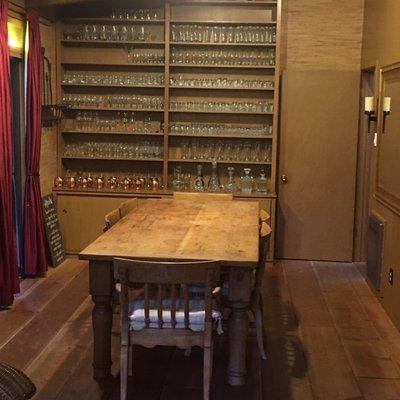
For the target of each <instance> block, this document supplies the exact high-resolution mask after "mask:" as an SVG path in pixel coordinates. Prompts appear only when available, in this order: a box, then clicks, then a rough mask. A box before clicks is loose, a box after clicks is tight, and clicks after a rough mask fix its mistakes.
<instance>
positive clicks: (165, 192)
mask: <svg viewBox="0 0 400 400" xmlns="http://www.w3.org/2000/svg"><path fill="white" fill-rule="evenodd" d="M53 192H54V193H57V194H71V193H72V194H73V193H76V194H82V193H87V194H93V195H96V194H100V195H103V194H106V195H116V196H120V195H123V194H125V195H132V194H135V195H147V196H151V195H164V196H172V195H173V193H174V190H173V189H160V190H154V191H153V190H133V189H130V190H124V189H109V188H104V189H96V188H77V187H76V188H73V189H69V188H66V187H63V188H53ZM205 193H207V192H205ZM221 193H222V192H221ZM233 197H239V198H242V197H245V198H276V194H275V193H272V192H267V193H260V192H253V193H251V194H242V193H240V192H235V193H233Z"/></svg>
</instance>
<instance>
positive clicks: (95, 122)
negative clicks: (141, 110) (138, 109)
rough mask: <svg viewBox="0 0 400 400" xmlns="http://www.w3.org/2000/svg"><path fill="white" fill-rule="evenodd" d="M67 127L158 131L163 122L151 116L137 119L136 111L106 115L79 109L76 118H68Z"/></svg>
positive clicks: (96, 129)
mask: <svg viewBox="0 0 400 400" xmlns="http://www.w3.org/2000/svg"><path fill="white" fill-rule="evenodd" d="M67 121H68V122H66V127H67V128H68V127H69V128H71V129H74V130H75V131H79V132H81V131H83V132H85V131H87V132H89V131H92V132H126V133H135V132H139V133H157V132H160V131H161V130H162V127H161V122H160V121H154V120H152V119H151V118H150V117H145V118H144V119H143V120H137V119H136V117H135V113H134V112H118V113H117V114H116V115H107V114H106V115H104V114H102V113H99V112H93V111H85V112H82V111H79V112H78V113H77V114H76V117H75V119H73V120H67Z"/></svg>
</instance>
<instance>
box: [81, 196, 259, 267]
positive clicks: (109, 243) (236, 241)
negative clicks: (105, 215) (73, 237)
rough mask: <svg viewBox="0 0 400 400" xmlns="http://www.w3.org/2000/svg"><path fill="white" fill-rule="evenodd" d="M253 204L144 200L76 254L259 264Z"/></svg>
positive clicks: (256, 214)
mask: <svg viewBox="0 0 400 400" xmlns="http://www.w3.org/2000/svg"><path fill="white" fill-rule="evenodd" d="M258 219H259V211H258V203H257V202H247V201H190V200H174V199H165V200H164V199H148V200H145V201H142V202H139V204H138V207H137V208H135V209H134V210H133V211H132V212H130V213H129V214H128V215H126V216H125V217H124V218H122V219H121V220H120V221H119V222H118V223H117V224H115V225H114V226H113V227H112V228H111V229H110V230H108V231H107V232H105V233H104V234H102V235H101V236H100V237H99V238H97V239H96V240H95V241H94V242H93V243H92V244H90V245H89V246H88V247H86V248H85V249H84V250H83V251H82V252H81V253H80V254H79V258H80V259H84V260H110V259H112V258H113V257H123V258H131V259H145V260H165V261H166V260H178V261H183V260H220V261H221V262H222V263H223V264H226V265H232V266H243V267H247V266H248V267H254V266H256V265H257V262H258V238H259V233H258Z"/></svg>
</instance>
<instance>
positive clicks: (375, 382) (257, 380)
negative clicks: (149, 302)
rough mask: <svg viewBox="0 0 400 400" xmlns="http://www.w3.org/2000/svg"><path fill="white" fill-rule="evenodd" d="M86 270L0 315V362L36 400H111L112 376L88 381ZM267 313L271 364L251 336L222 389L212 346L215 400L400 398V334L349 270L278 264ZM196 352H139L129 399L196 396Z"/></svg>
mask: <svg viewBox="0 0 400 400" xmlns="http://www.w3.org/2000/svg"><path fill="white" fill-rule="evenodd" d="M87 288H88V268H87V264H86V263H84V262H80V261H77V260H75V259H70V260H67V261H66V262H65V263H64V264H63V265H62V266H60V267H58V268H57V269H55V270H52V271H50V272H49V274H48V277H47V278H42V279H36V280H26V281H24V282H23V285H22V294H21V295H19V297H18V298H17V300H16V302H15V305H14V306H13V308H12V309H11V310H6V311H2V312H0V360H1V361H4V362H6V363H10V364H12V365H14V366H15V367H18V368H20V369H22V370H24V371H25V372H26V373H27V375H28V376H29V377H30V378H31V379H32V380H33V381H34V383H35V384H36V386H37V389H38V393H37V395H36V396H35V399H41V400H52V399H54V400H67V399H71V400H72V399H74V400H75V399H76V400H78V399H79V400H93V399H112V400H115V399H118V353H117V350H118V346H119V343H118V340H119V337H118V326H117V324H115V327H114V333H113V349H114V350H115V355H114V360H115V363H114V365H113V374H114V376H115V379H114V380H113V381H110V382H106V383H103V384H101V385H99V384H98V383H96V382H94V381H93V380H92V378H91V352H92V344H91V317H90V313H91V307H92V305H91V300H90V298H89V296H88V292H87ZM264 310H265V327H266V336H265V344H266V349H267V355H268V360H267V361H265V362H261V361H260V359H259V357H258V353H257V347H256V345H255V340H254V335H253V334H252V332H251V334H250V335H249V339H248V349H249V351H248V364H249V376H248V379H247V383H246V385H245V386H244V387H241V388H231V387H229V385H227V384H226V380H225V365H226V357H227V349H226V345H227V340H226V337H225V336H223V337H220V338H218V340H217V349H216V351H215V356H214V366H215V372H214V376H213V399H214V400H239V399H245V400H253V399H254V400H256V399H257V400H258V399H264V400H300V399H301V400H309V399H310V400H311V399H314V400H316V399H318V400H345V399H346V400H375V399H376V400H400V334H399V332H398V331H397V330H396V328H395V327H394V326H393V324H392V323H391V322H390V320H389V318H388V317H387V316H386V314H385V312H384V311H383V309H382V307H381V306H380V304H379V302H378V301H377V300H376V298H375V297H374V296H373V294H372V292H371V291H370V289H369V287H368V285H367V284H366V282H365V280H364V279H363V275H362V273H360V271H359V269H357V267H356V266H354V265H353V264H338V263H319V262H286V261H285V262H281V263H278V264H276V265H274V266H271V267H269V268H268V270H267V276H266V279H265V282H264ZM201 383H202V353H201V351H200V350H197V349H195V350H194V351H193V352H192V355H191V356H190V357H185V356H184V354H183V352H182V351H181V350H176V349H173V348H155V349H152V350H149V349H141V348H137V349H135V351H134V377H133V379H132V381H131V382H130V393H131V397H132V399H140V400H147V399H151V400H156V399H161V400H183V399H185V400H187V399H190V400H192V399H193V400H196V399H201V398H202V391H201Z"/></svg>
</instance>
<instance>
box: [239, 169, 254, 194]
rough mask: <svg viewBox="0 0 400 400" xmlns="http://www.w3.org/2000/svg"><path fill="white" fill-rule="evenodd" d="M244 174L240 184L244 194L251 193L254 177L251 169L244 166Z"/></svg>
mask: <svg viewBox="0 0 400 400" xmlns="http://www.w3.org/2000/svg"><path fill="white" fill-rule="evenodd" d="M243 171H244V175H242V177H241V178H240V186H241V189H242V193H243V194H251V192H252V191H253V181H254V180H253V177H252V176H251V175H250V172H251V169H250V168H244V169H243Z"/></svg>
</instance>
